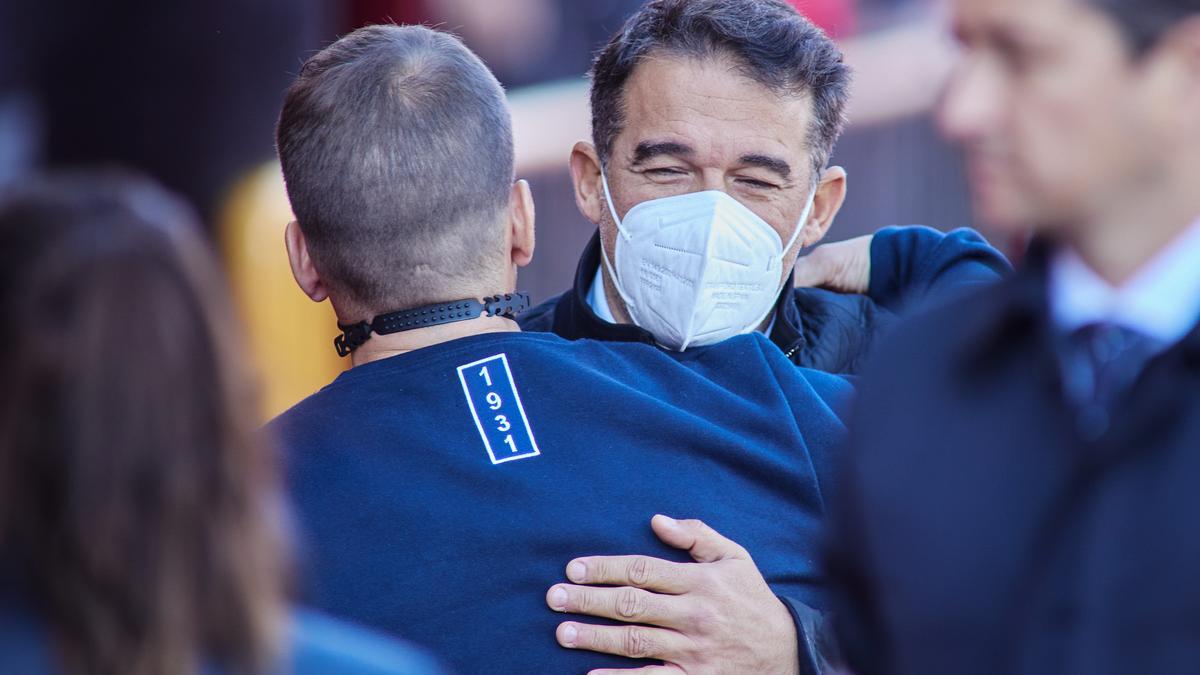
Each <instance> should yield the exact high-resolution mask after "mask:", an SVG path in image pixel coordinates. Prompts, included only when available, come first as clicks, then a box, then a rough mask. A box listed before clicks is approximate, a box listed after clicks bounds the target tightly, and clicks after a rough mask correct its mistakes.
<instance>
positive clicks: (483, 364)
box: [458, 354, 542, 464]
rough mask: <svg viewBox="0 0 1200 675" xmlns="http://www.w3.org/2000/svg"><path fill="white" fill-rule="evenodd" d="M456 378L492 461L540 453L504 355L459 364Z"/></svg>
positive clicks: (505, 460)
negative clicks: (460, 384)
mask: <svg viewBox="0 0 1200 675" xmlns="http://www.w3.org/2000/svg"><path fill="white" fill-rule="evenodd" d="M458 379H459V381H460V382H462V387H463V394H465V395H466V397H467V405H468V406H469V407H470V408H471V414H472V415H473V416H474V417H475V426H476V428H478V429H479V436H480V437H481V438H482V439H483V447H485V448H487V452H488V456H489V457H491V459H492V464H502V463H504V462H511V461H513V460H514V459H525V458H526V457H537V456H538V455H540V454H542V453H541V452H539V451H538V447H537V441H535V440H534V439H533V430H532V429H530V428H529V420H528V419H527V418H526V417H525V407H524V406H522V405H521V397H520V396H519V395H518V394H517V385H516V383H515V382H513V376H512V370H511V369H510V368H509V367H508V357H507V356H506V355H504V354H497V355H495V356H489V357H488V358H486V359H481V360H479V361H474V362H472V363H468V364H465V365H462V366H459V367H458Z"/></svg>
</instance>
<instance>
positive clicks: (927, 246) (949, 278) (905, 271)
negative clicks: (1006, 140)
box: [519, 227, 1011, 374]
mask: <svg viewBox="0 0 1200 675" xmlns="http://www.w3.org/2000/svg"><path fill="white" fill-rule="evenodd" d="M599 266H600V238H599V234H597V235H596V236H593V237H592V240H591V242H590V243H589V244H588V246H587V248H586V249H585V250H584V252H583V257H582V258H581V259H580V261H579V267H578V268H577V270H576V272H575V285H574V287H573V288H571V289H570V290H569V291H567V292H565V293H563V294H561V295H558V296H556V297H553V298H551V299H549V300H547V301H545V302H543V303H541V304H540V305H538V306H537V307H534V308H533V309H531V310H529V311H528V312H526V313H525V314H523V315H522V316H521V317H520V319H519V322H520V324H521V328H522V329H523V330H528V331H543V332H551V333H555V334H557V335H559V336H561V337H564V338H566V339H568V340H578V339H581V338H593V339H597V340H611V341H621V342H645V343H648V344H654V338H653V336H652V335H651V334H650V333H649V332H647V331H645V330H643V329H641V328H639V327H637V326H635V325H632V324H612V323H608V322H607V321H604V320H603V319H601V318H600V317H598V316H596V314H595V312H593V311H592V309H591V307H589V306H588V303H587V295H588V291H589V289H590V288H591V286H592V281H593V280H594V279H595V276H596V270H597V269H598V268H599ZM1010 269H1011V268H1010V266H1009V264H1008V261H1007V260H1005V258H1004V256H1003V255H1001V254H1000V252H998V251H997V250H995V249H994V248H992V247H991V246H989V245H988V243H987V242H986V241H984V239H983V238H982V237H980V236H979V235H978V234H976V233H975V232H973V231H971V230H967V229H959V230H955V231H954V232H951V233H949V234H943V233H941V232H938V231H937V230H934V229H931V228H928V227H889V228H884V229H882V230H880V231H879V232H878V233H876V235H875V238H874V240H873V241H872V242H871V281H870V289H869V291H868V293H867V295H856V294H855V295H848V294H840V293H833V292H830V291H826V290H821V289H817V288H793V287H792V282H791V278H790V277H789V279H788V283H787V284H785V285H784V292H783V293H781V294H780V296H779V302H778V303H777V304H776V307H775V326H774V328H773V329H772V331H771V335H770V336H769V337H770V339H771V341H772V342H773V343H775V345H776V346H778V347H779V348H780V349H781V350H783V352H784V354H785V355H787V357H788V359H789V360H791V361H792V363H795V364H796V365H799V366H804V367H807V368H814V369H817V370H823V371H826V372H830V373H839V374H853V373H855V372H857V371H858V369H859V367H860V365H861V363H862V359H863V357H864V356H865V355H866V354H867V353H868V352H869V351H870V349H871V346H872V345H873V344H874V343H875V341H876V340H877V339H878V337H879V335H880V334H882V333H883V332H884V331H885V330H886V329H887V328H888V327H889V326H890V325H891V324H892V322H893V321H894V320H895V317H896V315H897V314H898V313H899V312H900V311H902V310H903V309H904V308H906V307H907V306H909V305H910V304H913V303H917V302H920V301H922V300H924V299H927V298H929V297H930V296H934V295H939V294H942V293H948V292H953V291H956V290H958V291H961V290H962V289H963V288H964V287H973V286H974V285H977V284H980V283H986V282H990V281H994V280H996V279H997V278H999V277H1000V276H1001V275H1003V274H1005V273H1007V272H1008V271H1009V270H1010Z"/></svg>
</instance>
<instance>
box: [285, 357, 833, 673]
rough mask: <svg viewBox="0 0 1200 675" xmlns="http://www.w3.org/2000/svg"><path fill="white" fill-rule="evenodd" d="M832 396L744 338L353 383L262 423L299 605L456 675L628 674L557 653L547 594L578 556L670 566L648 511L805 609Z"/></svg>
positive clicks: (436, 366)
mask: <svg viewBox="0 0 1200 675" xmlns="http://www.w3.org/2000/svg"><path fill="white" fill-rule="evenodd" d="M499 355H503V358H502V359H501V358H499ZM485 369H486V372H485ZM514 385H515V394H514ZM850 393H851V390H850V386H849V384H848V383H847V382H846V381H845V380H843V379H840V378H837V377H834V376H831V375H826V374H824V373H819V372H815V371H809V370H805V369H798V368H796V367H794V366H793V365H792V364H791V363H789V362H788V361H787V360H786V359H785V358H784V356H783V354H782V353H781V352H780V351H779V350H778V349H777V348H776V347H775V346H773V345H772V344H771V343H769V342H768V341H767V340H766V339H765V338H764V337H763V336H761V335H757V334H755V335H747V336H740V337H737V338H733V339H731V340H728V341H726V342H723V343H720V344H718V345H714V346H711V347H702V348H697V349H692V350H688V351H687V352H686V353H685V354H677V353H669V352H665V351H663V350H660V349H657V348H654V347H650V346H647V345H642V344H631V343H604V342H596V341H591V340H581V341H575V342H570V341H567V340H563V339H561V338H558V337H556V336H553V335H546V334H532V333H508V334H487V335H477V336H472V337H469V338H464V339H460V340H455V341H452V342H448V343H444V344H440V345H435V346H433V347H429V348H426V349H421V350H418V351H416V352H411V353H408V354H403V355H399V356H395V357H392V358H389V359H385V360H381V361H377V362H372V363H368V364H365V365H362V366H359V367H356V368H354V369H352V370H350V371H348V372H346V373H343V374H342V375H341V376H339V377H338V378H337V380H335V381H334V382H333V383H332V384H330V385H329V386H327V387H325V388H324V389H322V390H321V391H320V392H318V393H316V394H314V395H313V396H311V397H310V398H308V399H306V400H305V401H303V402H301V403H300V404H298V405H297V406H295V407H294V408H292V409H291V410H289V411H288V412H286V413H284V414H283V415H282V416H281V417H280V418H278V419H277V420H276V421H275V422H274V423H273V425H272V426H273V429H274V430H275V431H276V432H277V433H278V434H279V436H280V437H281V439H282V441H283V445H284V448H285V450H286V456H287V459H288V465H289V466H288V475H289V483H290V485H289V487H290V490H291V494H292V496H293V497H294V500H295V507H296V509H297V513H298V517H299V524H300V529H301V532H302V533H303V535H304V540H303V543H304V553H305V555H306V562H307V564H306V568H305V571H306V572H307V593H306V595H307V597H306V599H307V600H308V601H309V602H311V603H313V604H315V605H316V606H317V607H319V608H321V609H323V610H326V611H328V612H331V613H333V614H335V615H339V616H343V617H348V618H351V619H354V620H356V621H359V622H363V623H365V624H368V625H371V626H375V627H378V628H382V629H384V630H387V631H390V632H393V633H395V634H398V635H401V636H404V637H405V638H407V639H410V640H412V641H414V642H416V643H418V644H422V645H425V646H428V647H430V648H432V649H433V650H434V651H435V653H437V655H438V656H440V657H441V658H443V659H444V660H445V661H446V662H448V663H450V664H452V665H453V666H454V667H456V668H458V669H460V670H461V671H462V672H465V673H482V672H487V673H528V672H556V673H557V672H584V671H585V670H587V669H588V668H589V667H596V666H602V665H606V664H607V665H626V666H628V665H630V664H631V663H632V662H629V661H623V660H619V659H616V658H615V657H606V656H602V655H597V654H592V653H585V652H577V651H570V650H565V649H562V648H560V647H559V646H558V645H557V644H556V643H555V642H554V627H555V626H556V625H557V623H558V622H559V621H561V620H562V619H563V618H564V617H563V616H562V615H559V614H555V613H554V612H552V611H551V610H549V609H548V608H547V607H546V605H545V602H544V597H545V592H546V590H547V589H548V588H549V587H550V586H551V585H552V584H554V583H555V582H558V581H562V580H563V579H564V577H563V568H564V566H565V565H566V563H567V562H568V561H569V560H571V559H572V558H574V557H576V556H580V555H603V554H628V553H639V552H640V553H645V554H651V555H656V556H663V557H667V558H671V559H676V560H686V559H687V557H686V554H684V553H682V552H680V551H675V550H673V549H669V548H667V547H665V546H664V545H662V544H661V543H660V542H658V541H657V539H656V538H655V537H654V535H653V533H652V532H651V530H650V528H649V520H650V517H651V516H652V515H653V514H655V513H666V514H675V515H680V516H686V517H698V518H703V519H704V520H706V521H707V522H709V523H710V524H711V525H713V526H714V527H715V528H717V529H718V530H720V531H722V532H723V533H724V534H726V535H728V536H730V537H731V538H733V539H734V540H736V541H738V542H739V543H741V544H743V545H745V546H746V547H747V548H748V549H749V550H751V551H753V552H754V555H755V560H756V561H757V563H758V565H759V567H760V568H761V569H762V571H763V574H764V575H765V577H766V579H767V581H768V582H769V583H770V584H771V585H772V587H773V588H774V589H775V591H776V592H777V593H781V594H785V595H788V596H791V597H793V598H796V599H799V600H801V601H802V602H805V603H807V604H809V605H813V606H817V607H820V606H822V605H823V598H822V591H821V588H822V586H823V584H822V583H821V580H820V578H819V576H818V572H817V568H816V566H815V553H816V549H815V548H814V546H816V544H817V541H818V533H819V530H820V528H821V522H822V520H823V517H824V513H825V502H826V498H827V497H826V495H825V489H826V487H827V481H828V473H829V468H830V466H831V464H832V461H831V456H830V455H831V453H832V452H834V451H836V448H837V447H838V445H839V444H840V442H841V441H842V439H843V435H844V426H843V423H842V421H841V419H840V417H839V416H838V414H837V413H836V411H837V410H838V409H839V408H840V407H842V406H843V405H844V404H845V403H846V401H847V399H848V397H849V395H850ZM518 398H519V401H518V400H517V399H518Z"/></svg>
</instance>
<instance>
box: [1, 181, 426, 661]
mask: <svg viewBox="0 0 1200 675" xmlns="http://www.w3.org/2000/svg"><path fill="white" fill-rule="evenodd" d="M0 289H2V292H0V330H2V332H3V334H4V335H5V337H6V340H7V344H6V348H5V349H4V350H3V352H2V353H0V664H3V670H4V671H5V672H12V673H22V675H37V674H39V673H98V674H106V675H108V674H112V675H116V674H121V675H136V674H146V675H150V674H156V675H157V674H168V673H192V672H200V671H203V672H229V673H284V672H296V673H330V672H338V673H362V674H368V673H369V674H380V675H382V674H385V673H413V674H416V673H429V672H433V669H432V667H431V666H430V664H429V662H428V661H427V659H425V658H424V657H421V656H418V655H415V654H413V653H411V652H410V651H409V650H408V649H407V648H405V647H402V646H399V645H396V644H394V643H392V642H391V641H390V640H388V639H386V638H382V637H376V636H373V635H370V634H366V633H361V632H359V631H357V630H356V629H351V628H349V627H346V626H342V625H341V624H338V623H335V622H333V621H332V620H330V619H325V618H321V617H320V616H318V615H315V614H312V613H295V612H289V610H288V608H287V605H286V602H285V596H284V590H285V588H284V587H285V583H286V579H287V577H288V575H287V574H286V572H287V567H288V566H287V561H286V556H285V555H284V553H285V541H284V532H283V528H284V526H285V522H284V520H285V513H284V511H283V508H282V498H281V495H280V490H279V480H278V476H277V470H276V465H275V459H274V455H273V453H271V452H269V451H268V450H267V448H266V447H264V445H263V444H262V443H261V442H260V439H259V435H258V433H256V431H255V424H254V419H253V417H254V412H255V405H254V398H255V397H254V392H253V390H252V389H253V388H252V387H251V386H250V383H249V380H248V379H247V378H246V376H245V374H244V373H243V371H242V368H241V367H240V365H239V363H238V358H237V353H236V352H237V349H238V344H237V339H236V336H237V331H236V330H234V329H232V327H234V326H235V325H236V324H235V323H234V319H233V316H232V313H231V311H230V308H229V307H228V306H227V302H228V301H227V295H226V289H225V288H224V287H223V285H222V283H221V282H220V279H219V277H218V273H217V270H216V266H215V262H214V260H213V259H212V257H211V255H210V253H209V252H208V250H207V248H206V246H205V244H204V243H202V240H201V239H200V235H199V232H198V225H197V221H196V220H195V219H194V217H193V216H192V214H191V213H190V212H189V210H188V209H187V208H186V207H185V206H184V205H183V204H182V202H180V201H177V200H176V199H175V198H174V197H173V196H171V195H169V194H166V193H165V192H163V191H162V190H161V189H159V188H158V187H156V186H155V185H153V184H151V183H149V182H148V181H146V180H144V179H139V178H135V177H132V176H130V175H126V174H118V173H114V172H103V173H85V172H75V173H69V174H59V175H55V176H53V177H47V178H40V179H33V180H27V181H21V182H18V183H16V184H14V185H13V186H12V188H11V189H9V190H6V191H5V192H4V193H3V194H2V195H0Z"/></svg>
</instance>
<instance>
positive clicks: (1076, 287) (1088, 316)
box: [1050, 220, 1200, 348]
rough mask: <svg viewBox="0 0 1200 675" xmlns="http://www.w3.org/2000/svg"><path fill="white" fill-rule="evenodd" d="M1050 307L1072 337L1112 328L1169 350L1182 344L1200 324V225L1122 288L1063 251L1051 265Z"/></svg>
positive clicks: (1189, 229) (1155, 258)
mask: <svg viewBox="0 0 1200 675" xmlns="http://www.w3.org/2000/svg"><path fill="white" fill-rule="evenodd" d="M1050 307H1051V314H1052V316H1053V317H1054V321H1055V323H1056V324H1057V325H1058V327H1059V328H1060V329H1063V330H1065V331H1067V332H1070V331H1074V330H1076V329H1078V328H1081V327H1083V326H1085V325H1088V324H1094V323H1112V324H1116V325H1119V326H1123V327H1125V328H1130V329H1133V330H1136V331H1138V332H1139V333H1142V334H1144V335H1146V336H1147V337H1150V338H1153V339H1154V340H1155V341H1156V342H1158V343H1159V344H1161V345H1162V346H1163V347H1164V348H1165V347H1168V346H1170V345H1173V344H1175V343H1176V342H1179V341H1180V340H1181V339H1182V338H1183V337H1184V336H1185V335H1187V334H1188V332H1190V331H1191V330H1192V328H1193V327H1195V325H1196V323H1197V321H1198V320H1200V220H1197V221H1196V222H1195V223H1194V224H1192V226H1191V227H1190V228H1188V229H1187V230H1185V231H1184V232H1183V234H1181V235H1179V236H1178V237H1177V238H1176V239H1175V241H1174V242H1173V243H1172V244H1171V245H1170V246H1168V247H1167V248H1166V249H1165V250H1163V251H1161V252H1160V253H1159V254H1158V255H1156V256H1155V257H1154V258H1153V259H1152V260H1151V261H1150V262H1149V263H1148V264H1147V265H1145V266H1144V267H1143V268H1142V269H1141V271H1139V272H1138V273H1137V274H1136V275H1135V276H1134V277H1133V278H1132V279H1130V280H1129V281H1127V282H1126V283H1124V284H1122V285H1121V286H1120V287H1113V286H1112V285H1111V284H1109V283H1108V282H1107V281H1105V280H1104V279H1102V278H1101V277H1100V276H1099V275H1097V274H1096V273H1095V272H1094V271H1092V269H1091V268H1090V267H1088V265H1087V263H1085V262H1084V261H1083V259H1082V258H1080V257H1079V254H1077V253H1075V252H1074V251H1072V250H1069V249H1062V250H1060V251H1059V252H1058V253H1056V254H1055V257H1054V258H1053V260H1052V262H1051V269H1050Z"/></svg>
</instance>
